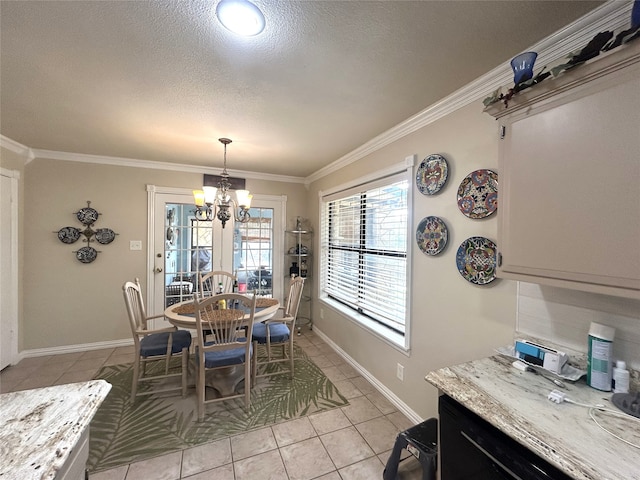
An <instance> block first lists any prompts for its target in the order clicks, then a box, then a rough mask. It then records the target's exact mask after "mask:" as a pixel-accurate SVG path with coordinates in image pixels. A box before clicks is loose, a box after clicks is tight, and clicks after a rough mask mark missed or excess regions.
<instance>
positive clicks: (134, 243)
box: [129, 240, 142, 250]
mask: <svg viewBox="0 0 640 480" xmlns="http://www.w3.org/2000/svg"><path fill="white" fill-rule="evenodd" d="M129 250H142V240H131V241H130V242H129Z"/></svg>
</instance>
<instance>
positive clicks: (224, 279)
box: [198, 270, 236, 297]
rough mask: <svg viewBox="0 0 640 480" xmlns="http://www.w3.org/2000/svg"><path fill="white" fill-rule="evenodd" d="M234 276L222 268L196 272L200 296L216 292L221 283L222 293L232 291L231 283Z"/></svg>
mask: <svg viewBox="0 0 640 480" xmlns="http://www.w3.org/2000/svg"><path fill="white" fill-rule="evenodd" d="M235 281H236V276H235V275H234V274H232V273H230V272H225V271H224V270H217V271H215V272H208V273H205V274H202V272H200V273H199V274H198V284H199V286H200V297H209V296H211V295H215V294H218V293H221V292H218V287H219V286H220V285H222V293H233V284H234V282H235Z"/></svg>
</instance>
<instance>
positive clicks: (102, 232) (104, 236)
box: [96, 228, 117, 245]
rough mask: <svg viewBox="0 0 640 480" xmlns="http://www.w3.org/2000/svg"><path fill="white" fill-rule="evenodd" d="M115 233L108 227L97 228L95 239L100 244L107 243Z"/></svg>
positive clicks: (111, 240)
mask: <svg viewBox="0 0 640 480" xmlns="http://www.w3.org/2000/svg"><path fill="white" fill-rule="evenodd" d="M116 235H117V233H115V232H114V231H113V230H111V229H110V228H99V229H98V230H96V240H97V241H98V243H100V244H102V245H107V244H109V243H111V242H113V240H114V239H115V238H116Z"/></svg>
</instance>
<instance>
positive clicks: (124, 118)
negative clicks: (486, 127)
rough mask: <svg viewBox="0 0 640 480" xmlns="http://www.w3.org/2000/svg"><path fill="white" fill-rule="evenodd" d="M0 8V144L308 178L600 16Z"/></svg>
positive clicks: (550, 10)
mask: <svg viewBox="0 0 640 480" xmlns="http://www.w3.org/2000/svg"><path fill="white" fill-rule="evenodd" d="M254 3H255V4H256V5H258V6H259V7H260V8H261V10H262V11H263V12H264V14H265V17H266V22H267V26H266V29H265V31H264V32H263V33H262V34H261V35H258V36H256V37H250V38H243V37H238V36H236V35H234V34H232V33H231V32H229V31H227V30H226V29H224V28H223V27H222V26H221V25H220V24H218V22H217V21H216V20H215V16H214V12H215V7H216V4H217V1H214V0H209V1H205V0H191V1H171V0H155V1H115V0H110V1H7V0H1V1H0V17H1V23H0V101H1V103H0V134H2V135H3V136H5V137H8V138H9V139H11V140H14V141H16V142H19V143H21V144H23V145H26V146H28V147H31V148H34V149H44V150H54V151H60V152H70V153H79V154H91V155H100V156H112V157H124V158H131V159H141V160H152V161H159V162H172V163H180V164H185V165H195V166H203V167H221V165H222V145H221V144H220V143H218V141H217V139H218V138H219V137H222V136H225V137H229V138H231V139H232V140H233V143H232V144H231V145H230V146H229V147H228V163H229V168H230V169H231V168H232V169H233V170H244V171H253V172H264V173H271V174H278V175H292V176H299V177H305V176H308V175H310V174H312V173H314V172H316V171H318V170H319V169H320V168H322V167H324V166H326V165H328V164H330V163H332V162H334V161H336V160H338V159H339V158H340V157H342V156H344V155H346V154H348V153H349V152H351V151H353V150H354V149H356V148H358V147H360V146H361V145H363V144H364V143H366V142H367V141H369V140H371V139H372V138H374V137H376V136H377V135H380V134H381V133H383V132H385V131H386V130H388V129H390V128H392V127H394V126H395V125H397V124H398V123H400V122H402V121H403V120H405V119H407V118H409V117H410V116H412V115H414V114H416V113H418V112H420V111H421V110H423V109H425V108H426V107H428V106H429V105H432V104H433V103H435V102H436V101H438V100H440V99H441V98H443V97H445V96H447V95H449V94H450V93H452V92H454V91H456V90H457V89H459V88H461V87H463V86H464V85H466V84H468V83H469V82H471V81H472V80H474V79H476V78H477V77H479V76H481V75H483V74H485V73H487V72H488V71H490V70H491V69H493V68H494V67H496V66H498V65H501V64H503V63H508V61H509V59H511V58H512V57H513V56H514V55H516V54H518V53H520V52H521V51H523V50H526V49H527V48H528V47H530V46H531V45H533V44H535V43H536V42H538V41H540V40H541V39H543V38H545V37H547V36H548V35H550V34H552V33H554V32H556V31H557V30H558V29H560V28H561V27H563V26H564V25H567V24H568V23H571V22H572V21H574V20H575V19H577V18H579V17H581V16H583V15H584V14H586V13H587V12H589V11H591V10H593V9H594V8H596V7H597V6H599V5H600V4H602V2H600V1H590V2H587V1H559V0H555V1H519V0H518V1H453V0H450V1H399V0H398V1H396V0H387V1H359V0H349V1H309V0H307V1H286V0H279V1H273V0H262V1H260V0H256V1H255V2H254Z"/></svg>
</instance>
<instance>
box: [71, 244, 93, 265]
mask: <svg viewBox="0 0 640 480" xmlns="http://www.w3.org/2000/svg"><path fill="white" fill-rule="evenodd" d="M75 253H76V258H77V259H78V260H80V261H81V262H82V263H91V262H93V261H94V260H95V259H96V258H97V256H98V251H97V250H96V249H95V248H93V247H82V248H81V249H80V250H78V251H77V252H75Z"/></svg>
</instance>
